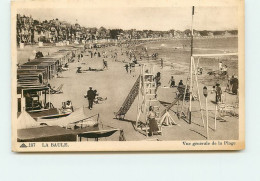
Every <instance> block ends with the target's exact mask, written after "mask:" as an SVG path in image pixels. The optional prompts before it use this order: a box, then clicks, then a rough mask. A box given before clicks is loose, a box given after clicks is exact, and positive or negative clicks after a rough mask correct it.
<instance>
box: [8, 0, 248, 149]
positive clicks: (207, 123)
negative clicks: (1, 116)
mask: <svg viewBox="0 0 260 181" xmlns="http://www.w3.org/2000/svg"><path fill="white" fill-rule="evenodd" d="M244 45H245V44H244V0H185V1H177V0H161V1H155V0H142V1H141V0H140V1H130V0H106V1H105V0H99V1H98V0H86V1H80V0H79V1H73V0H71V1H68V0H67V1H66V0H64V1H62V0H60V1H48V0H46V1H29V0H25V1H22V0H20V1H18V0H17V1H12V2H11V46H12V47H11V51H12V52H11V59H12V71H11V72H12V74H11V77H12V151H15V152H68V151H73V152H75V151H81V152H82V151H190V150H199V151H204V150H242V149H244V148H245V75H244V72H245V69H244V67H245V60H244Z"/></svg>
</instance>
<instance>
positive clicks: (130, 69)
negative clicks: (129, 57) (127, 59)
mask: <svg viewBox="0 0 260 181" xmlns="http://www.w3.org/2000/svg"><path fill="white" fill-rule="evenodd" d="M129 73H130V74H131V73H132V65H131V64H129Z"/></svg>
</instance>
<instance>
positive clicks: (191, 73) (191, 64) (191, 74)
mask: <svg viewBox="0 0 260 181" xmlns="http://www.w3.org/2000/svg"><path fill="white" fill-rule="evenodd" d="M192 66H193V63H192V57H191V58H190V90H189V91H190V107H189V112H190V116H189V124H191V101H192V89H193V88H192V87H193V85H192V80H193V78H192V76H193V71H192Z"/></svg>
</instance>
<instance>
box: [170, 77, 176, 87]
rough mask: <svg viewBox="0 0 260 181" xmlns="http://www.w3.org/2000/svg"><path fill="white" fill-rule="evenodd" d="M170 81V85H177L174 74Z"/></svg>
mask: <svg viewBox="0 0 260 181" xmlns="http://www.w3.org/2000/svg"><path fill="white" fill-rule="evenodd" d="M169 83H170V87H174V86H175V80H174V77H173V76H171V79H170V81H169Z"/></svg>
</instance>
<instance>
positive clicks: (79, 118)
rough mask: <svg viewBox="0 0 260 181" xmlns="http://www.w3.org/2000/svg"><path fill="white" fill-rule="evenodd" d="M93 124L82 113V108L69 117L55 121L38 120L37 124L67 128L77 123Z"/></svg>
mask: <svg viewBox="0 0 260 181" xmlns="http://www.w3.org/2000/svg"><path fill="white" fill-rule="evenodd" d="M83 121H84V122H85V121H89V122H94V121H93V120H91V119H90V118H89V119H88V118H87V116H86V115H85V113H84V110H83V107H81V108H79V109H78V110H75V111H74V112H72V113H71V114H70V115H69V116H66V117H62V118H58V119H55V120H50V119H38V121H37V122H38V123H46V124H47V125H48V126H60V127H67V126H68V125H69V124H71V123H77V122H83Z"/></svg>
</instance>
